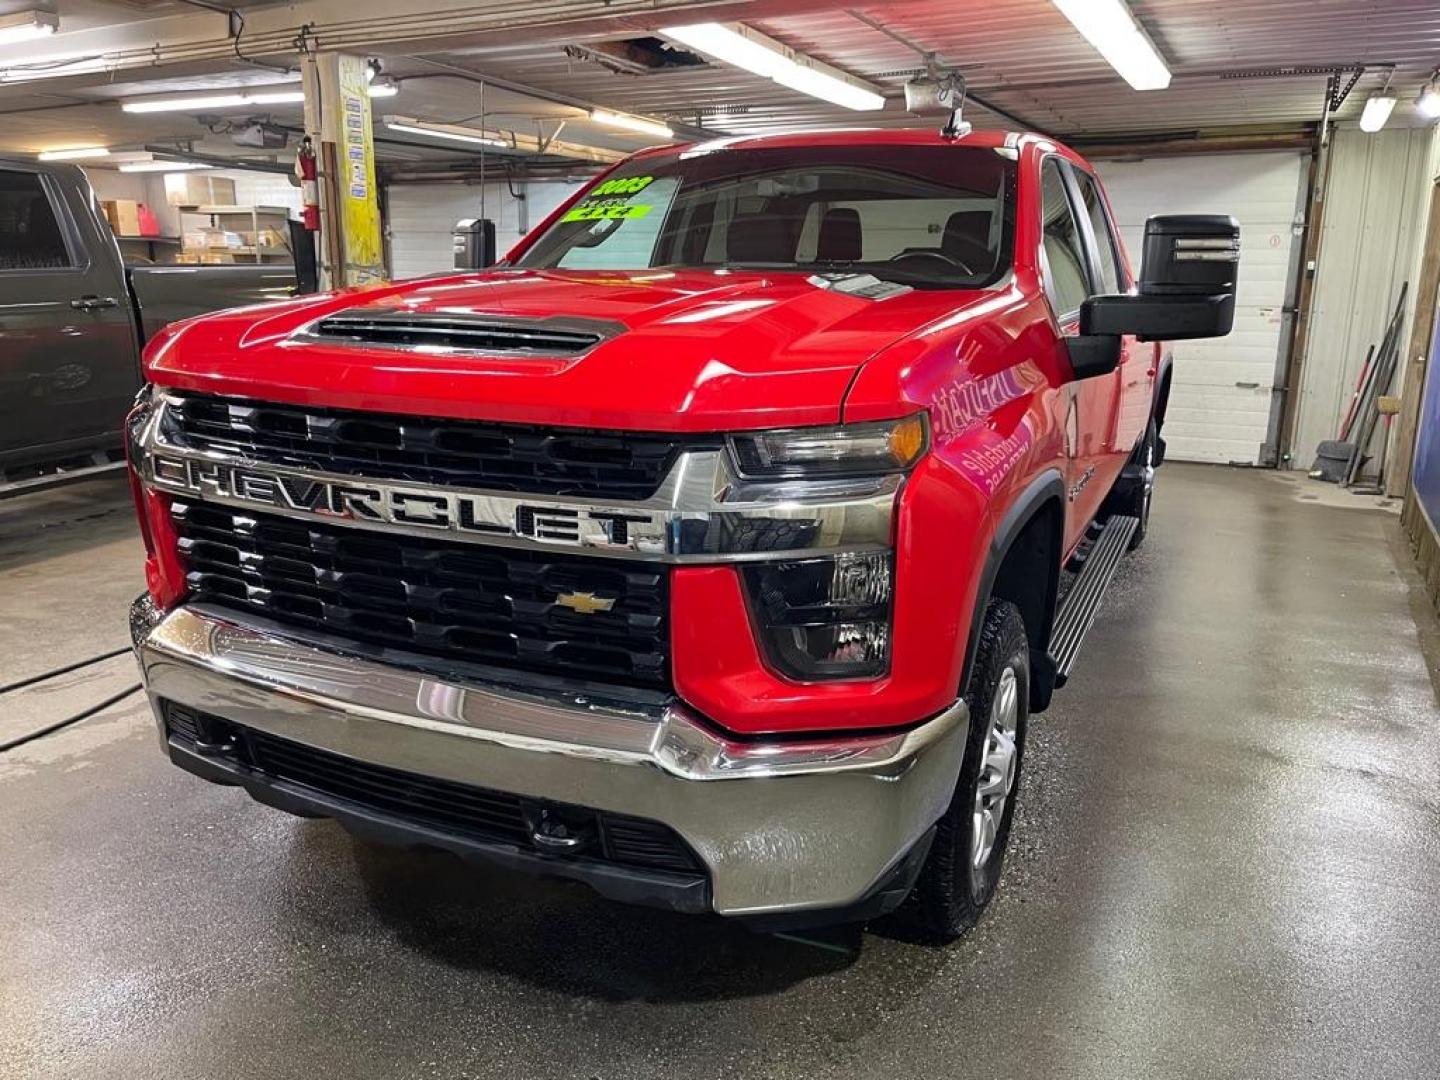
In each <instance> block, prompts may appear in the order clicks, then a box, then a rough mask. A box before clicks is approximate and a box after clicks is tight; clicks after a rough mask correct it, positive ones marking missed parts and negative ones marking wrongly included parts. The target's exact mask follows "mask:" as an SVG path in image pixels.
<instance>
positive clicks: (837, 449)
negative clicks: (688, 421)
mask: <svg viewBox="0 0 1440 1080" xmlns="http://www.w3.org/2000/svg"><path fill="white" fill-rule="evenodd" d="M929 442H930V433H929V431H928V429H927V428H926V424H925V414H924V413H915V414H914V415H912V416H907V417H905V418H903V419H901V420H884V421H881V422H879V423H870V424H842V425H840V426H838V427H823V428H789V429H785V430H779V431H757V432H746V433H742V434H739V435H731V436H730V454H731V457H732V458H733V459H734V462H735V467H736V468H737V469H738V470H739V472H740V475H741V476H743V477H744V478H745V479H747V480H758V479H774V478H788V477H795V478H804V477H832V476H873V475H875V474H879V473H893V472H904V471H905V470H906V469H908V468H910V466H911V465H914V464H915V462H916V461H918V460H919V459H920V456H921V455H922V454H924V453H925V450H926V448H927V447H928V446H929Z"/></svg>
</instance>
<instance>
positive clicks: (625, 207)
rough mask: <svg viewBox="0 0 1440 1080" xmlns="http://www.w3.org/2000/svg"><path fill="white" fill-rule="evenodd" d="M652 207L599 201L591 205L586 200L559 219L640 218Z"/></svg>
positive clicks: (613, 219) (603, 219) (601, 219)
mask: <svg viewBox="0 0 1440 1080" xmlns="http://www.w3.org/2000/svg"><path fill="white" fill-rule="evenodd" d="M652 209H654V208H653V207H650V206H641V205H632V204H630V203H600V204H599V205H591V203H590V202H589V201H588V200H587V201H586V202H584V203H581V204H580V205H579V206H577V207H575V208H574V209H573V210H568V211H566V213H565V216H564V217H562V218H561V219H560V220H561V221H615V220H619V219H621V218H642V217H644V216H645V215H646V214H648V213H650V211H651V210H652Z"/></svg>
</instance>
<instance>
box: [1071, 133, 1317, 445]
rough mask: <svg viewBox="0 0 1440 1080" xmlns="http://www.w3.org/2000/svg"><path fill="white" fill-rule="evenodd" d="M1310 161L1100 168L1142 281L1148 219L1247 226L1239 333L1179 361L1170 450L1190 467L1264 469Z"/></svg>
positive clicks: (1188, 344)
mask: <svg viewBox="0 0 1440 1080" xmlns="http://www.w3.org/2000/svg"><path fill="white" fill-rule="evenodd" d="M1303 162H1304V158H1303V157H1302V156H1301V155H1300V154H1298V153H1294V152H1290V151H1285V152H1265V153H1250V154H1206V155H1197V156H1187V157H1175V158H1152V159H1146V160H1143V161H1100V162H1096V163H1095V167H1096V171H1097V172H1099V174H1100V177H1101V179H1102V180H1103V181H1104V183H1105V188H1106V190H1107V191H1108V192H1109V195H1110V199H1111V202H1112V204H1113V206H1114V209H1115V216H1116V218H1117V221H1118V224H1119V226H1120V231H1121V232H1122V233H1123V234H1124V238H1125V246H1126V247H1127V248H1128V249H1129V251H1130V257H1131V261H1132V264H1133V265H1134V267H1135V270H1136V272H1137V273H1138V272H1139V269H1140V268H1139V258H1140V250H1141V238H1142V236H1143V234H1144V229H1145V219H1146V218H1147V217H1149V216H1150V215H1152V214H1183V213H1196V214H1233V215H1234V216H1235V217H1236V218H1237V219H1239V221H1240V242H1241V246H1242V254H1241V257H1240V278H1239V288H1238V295H1237V301H1236V309H1235V329H1234V331H1233V332H1232V333H1231V334H1230V336H1229V337H1227V338H1221V339H1219V340H1216V341H1182V342H1176V343H1175V345H1174V346H1172V349H1173V353H1174V357H1175V368H1174V378H1173V382H1172V384H1171V391H1170V405H1169V409H1168V411H1167V413H1166V419H1165V441H1166V445H1167V453H1168V455H1169V456H1170V457H1171V458H1174V459H1176V460H1183V461H1208V462H1216V463H1222V464H1224V463H1229V462H1245V463H1249V464H1257V463H1258V462H1259V461H1260V452H1261V447H1262V446H1263V445H1264V443H1265V441H1266V436H1267V432H1268V427H1269V420H1270V404H1271V397H1272V392H1273V387H1274V384H1275V367H1276V361H1277V359H1278V357H1279V355H1280V349H1281V344H1282V342H1281V337H1282V331H1283V329H1284V319H1283V314H1282V309H1283V308H1284V306H1285V304H1286V303H1287V301H1288V300H1289V297H1287V296H1286V283H1287V279H1288V276H1289V270H1290V261H1291V249H1292V246H1293V245H1294V244H1295V243H1296V242H1297V237H1296V235H1295V234H1296V231H1297V230H1296V221H1297V210H1298V207H1299V205H1300V203H1299V200H1300V198H1301V191H1300V184H1301V180H1302V176H1303V169H1302V164H1303Z"/></svg>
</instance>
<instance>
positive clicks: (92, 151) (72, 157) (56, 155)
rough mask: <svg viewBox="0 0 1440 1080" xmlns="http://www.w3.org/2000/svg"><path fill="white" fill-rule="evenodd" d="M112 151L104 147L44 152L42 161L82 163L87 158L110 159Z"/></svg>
mask: <svg viewBox="0 0 1440 1080" xmlns="http://www.w3.org/2000/svg"><path fill="white" fill-rule="evenodd" d="M109 156H110V151H109V150H107V149H105V147H103V146H80V147H76V148H75V149H74V150H44V151H42V152H41V153H40V160H41V161H80V160H83V159H85V158H102V157H109Z"/></svg>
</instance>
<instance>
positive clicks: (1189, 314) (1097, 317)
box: [1080, 214, 1240, 341]
mask: <svg viewBox="0 0 1440 1080" xmlns="http://www.w3.org/2000/svg"><path fill="white" fill-rule="evenodd" d="M1239 266H1240V225H1239V223H1237V222H1236V220H1235V219H1234V218H1232V217H1227V216H1225V215H1223V214H1168V215H1163V216H1158V217H1152V218H1151V219H1150V220H1149V221H1147V222H1146V223H1145V251H1144V255H1143V257H1142V259H1141V268H1140V284H1139V287H1138V288H1137V290H1136V291H1135V293H1133V294H1131V295H1125V296H1094V297H1091V298H1090V299H1089V300H1087V301H1085V303H1084V304H1083V305H1082V306H1081V308H1080V333H1081V334H1085V335H1091V334H1098V335H1117V336H1118V335H1120V334H1134V335H1135V336H1136V337H1138V338H1140V340H1141V341H1181V340H1186V339H1190V338H1211V337H1224V336H1225V335H1226V334H1228V333H1230V328H1231V327H1232V326H1233V325H1234V323H1235V278H1236V271H1237V270H1238V269H1239Z"/></svg>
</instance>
